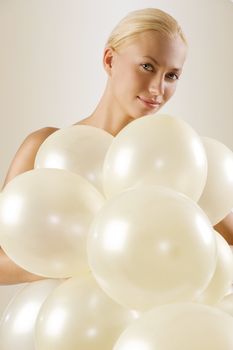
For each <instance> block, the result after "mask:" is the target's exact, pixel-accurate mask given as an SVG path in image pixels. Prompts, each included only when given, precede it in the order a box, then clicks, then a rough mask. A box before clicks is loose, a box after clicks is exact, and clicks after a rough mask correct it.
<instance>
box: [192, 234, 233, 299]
mask: <svg viewBox="0 0 233 350" xmlns="http://www.w3.org/2000/svg"><path fill="white" fill-rule="evenodd" d="M215 233H216V242H217V264H216V270H215V273H214V275H213V277H212V279H211V281H210V283H209V285H208V287H207V289H205V290H204V292H203V293H202V294H201V296H200V298H198V301H200V302H203V303H206V304H216V303H217V302H219V301H220V300H221V299H222V298H223V297H224V296H225V295H226V294H227V292H228V291H229V289H230V287H231V285H232V283H233V254H232V251H231V248H230V246H229V244H228V243H227V241H226V240H225V239H224V238H223V237H222V236H221V235H220V234H219V233H218V232H217V231H215Z"/></svg>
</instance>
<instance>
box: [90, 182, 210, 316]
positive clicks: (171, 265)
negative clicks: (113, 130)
mask: <svg viewBox="0 0 233 350" xmlns="http://www.w3.org/2000/svg"><path fill="white" fill-rule="evenodd" d="M87 246H88V260H89V264H90V268H91V270H92V272H93V273H94V275H95V277H96V279H97V280H98V282H99V284H100V285H101V287H102V288H103V290H104V291H105V292H106V293H107V294H108V295H109V296H110V297H112V298H113V299H114V300H116V301H117V302H119V303H120V304H122V305H124V306H126V307H129V308H131V309H136V310H141V311H143V310H148V309H150V308H152V307H153V306H155V305H158V304H163V303H168V302H173V301H177V300H190V299H192V298H194V296H196V295H199V294H200V293H201V292H202V291H203V290H204V289H205V288H206V286H207V284H208V283H209V281H210V279H211V277H212V276H213V273H214V270H215V266H216V238H215V234H214V231H213V229H212V227H211V224H210V222H209V220H208V218H207V216H206V215H205V213H204V212H203V211H202V210H201V209H200V208H199V207H198V206H197V204H196V203H195V202H194V201H192V200H191V199H189V198H188V197H186V196H184V195H182V194H180V193H178V192H175V191H173V190H170V189H167V188H162V187H152V186H150V187H140V188H139V187H138V188H136V189H132V190H128V191H125V192H124V193H121V194H120V195H118V196H115V197H114V198H111V199H110V200H109V201H107V202H106V204H105V205H104V207H103V208H102V209H101V210H100V212H99V213H98V214H97V215H96V217H95V219H94V222H93V224H92V225H91V229H90V232H89V236H88V241H87Z"/></svg>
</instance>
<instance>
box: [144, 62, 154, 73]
mask: <svg viewBox="0 0 233 350" xmlns="http://www.w3.org/2000/svg"><path fill="white" fill-rule="evenodd" d="M142 67H143V69H145V70H146V71H149V72H153V66H152V64H150V63H143V64H142Z"/></svg>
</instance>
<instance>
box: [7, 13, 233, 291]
mask: <svg viewBox="0 0 233 350" xmlns="http://www.w3.org/2000/svg"><path fill="white" fill-rule="evenodd" d="M186 54H187V43H186V40H185V37H184V34H183V32H182V30H181V28H180V26H179V24H178V23H177V21H176V20H175V19H174V18H173V17H171V16H170V15H169V14H167V13H165V12H163V11H161V10H158V9H154V8H149V9H143V10H137V11H133V12H131V13H129V14H128V15H127V16H126V17H125V18H123V19H122V20H121V21H120V23H119V24H118V25H117V26H116V27H115V29H114V30H113V31H112V33H111V34H110V36H109V39H108V41H107V43H106V47H105V49H104V53H103V66H104V69H105V71H106V73H107V76H108V79H107V83H106V87H105V90H104V92H103V95H102V97H101V99H100V101H99V103H98V105H97V107H96V109H95V110H94V111H93V113H92V114H91V115H90V116H88V117H87V118H85V119H83V120H81V121H79V122H78V123H77V124H85V125H91V126H95V127H98V128H101V129H104V130H106V131H107V132H109V133H110V134H112V135H114V136H115V135H117V133H118V132H119V131H120V130H121V129H122V128H123V127H124V126H126V125H127V124H128V123H130V122H131V121H133V120H135V119H137V118H140V117H141V116H144V115H146V114H151V113H155V112H157V111H158V110H159V109H160V108H161V107H162V106H163V105H164V104H165V103H166V102H167V101H168V100H169V99H170V98H171V97H172V96H173V94H174V92H175V90H176V87H177V83H178V80H179V78H180V76H181V74H182V68H183V65H184V62H185V58H186ZM56 130H58V129H57V128H51V127H49V128H48V127H47V128H43V129H40V130H38V131H35V132H33V133H32V134H30V135H29V136H28V137H27V138H26V139H25V140H24V142H23V143H22V145H21V146H20V148H19V150H18V151H17V153H16V155H15V157H14V159H13V161H12V163H11V166H10V168H9V171H8V173H7V176H6V179H5V183H4V186H5V185H6V184H7V183H8V182H9V181H10V180H11V179H13V178H14V177H15V176H17V175H18V174H20V173H23V172H25V171H27V170H30V169H33V166H34V160H35V156H36V153H37V151H38V149H39V147H40V145H41V144H42V143H43V141H44V140H45V139H46V138H47V137H48V136H49V135H50V134H52V133H53V132H54V131H56ZM228 220H229V218H228ZM222 227H224V230H225V231H224V230H223V231H224V232H225V233H227V234H228V235H230V234H231V237H232V238H231V240H232V241H233V232H230V233H229V229H228V228H227V229H226V228H225V226H224V222H223V223H222V224H219V225H218V229H219V230H220V231H221V228H222ZM231 227H233V225H231ZM231 230H232V229H231ZM39 278H41V277H39V276H36V275H33V274H31V273H29V272H27V271H25V270H23V269H21V268H20V267H18V266H17V265H15V264H14V263H13V262H12V261H11V260H10V259H9V258H8V257H7V256H6V255H5V253H4V252H3V250H2V249H0V283H2V284H10V283H20V282H27V281H33V280H37V279H39Z"/></svg>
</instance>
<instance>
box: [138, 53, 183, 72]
mask: <svg viewBox="0 0 233 350" xmlns="http://www.w3.org/2000/svg"><path fill="white" fill-rule="evenodd" d="M142 57H143V58H149V59H151V60H152V61H153V62H154V63H155V64H156V65H157V66H159V65H160V64H159V63H158V61H156V59H155V58H153V57H151V56H142ZM170 69H171V70H173V71H176V72H181V71H182V69H181V68H170Z"/></svg>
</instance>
